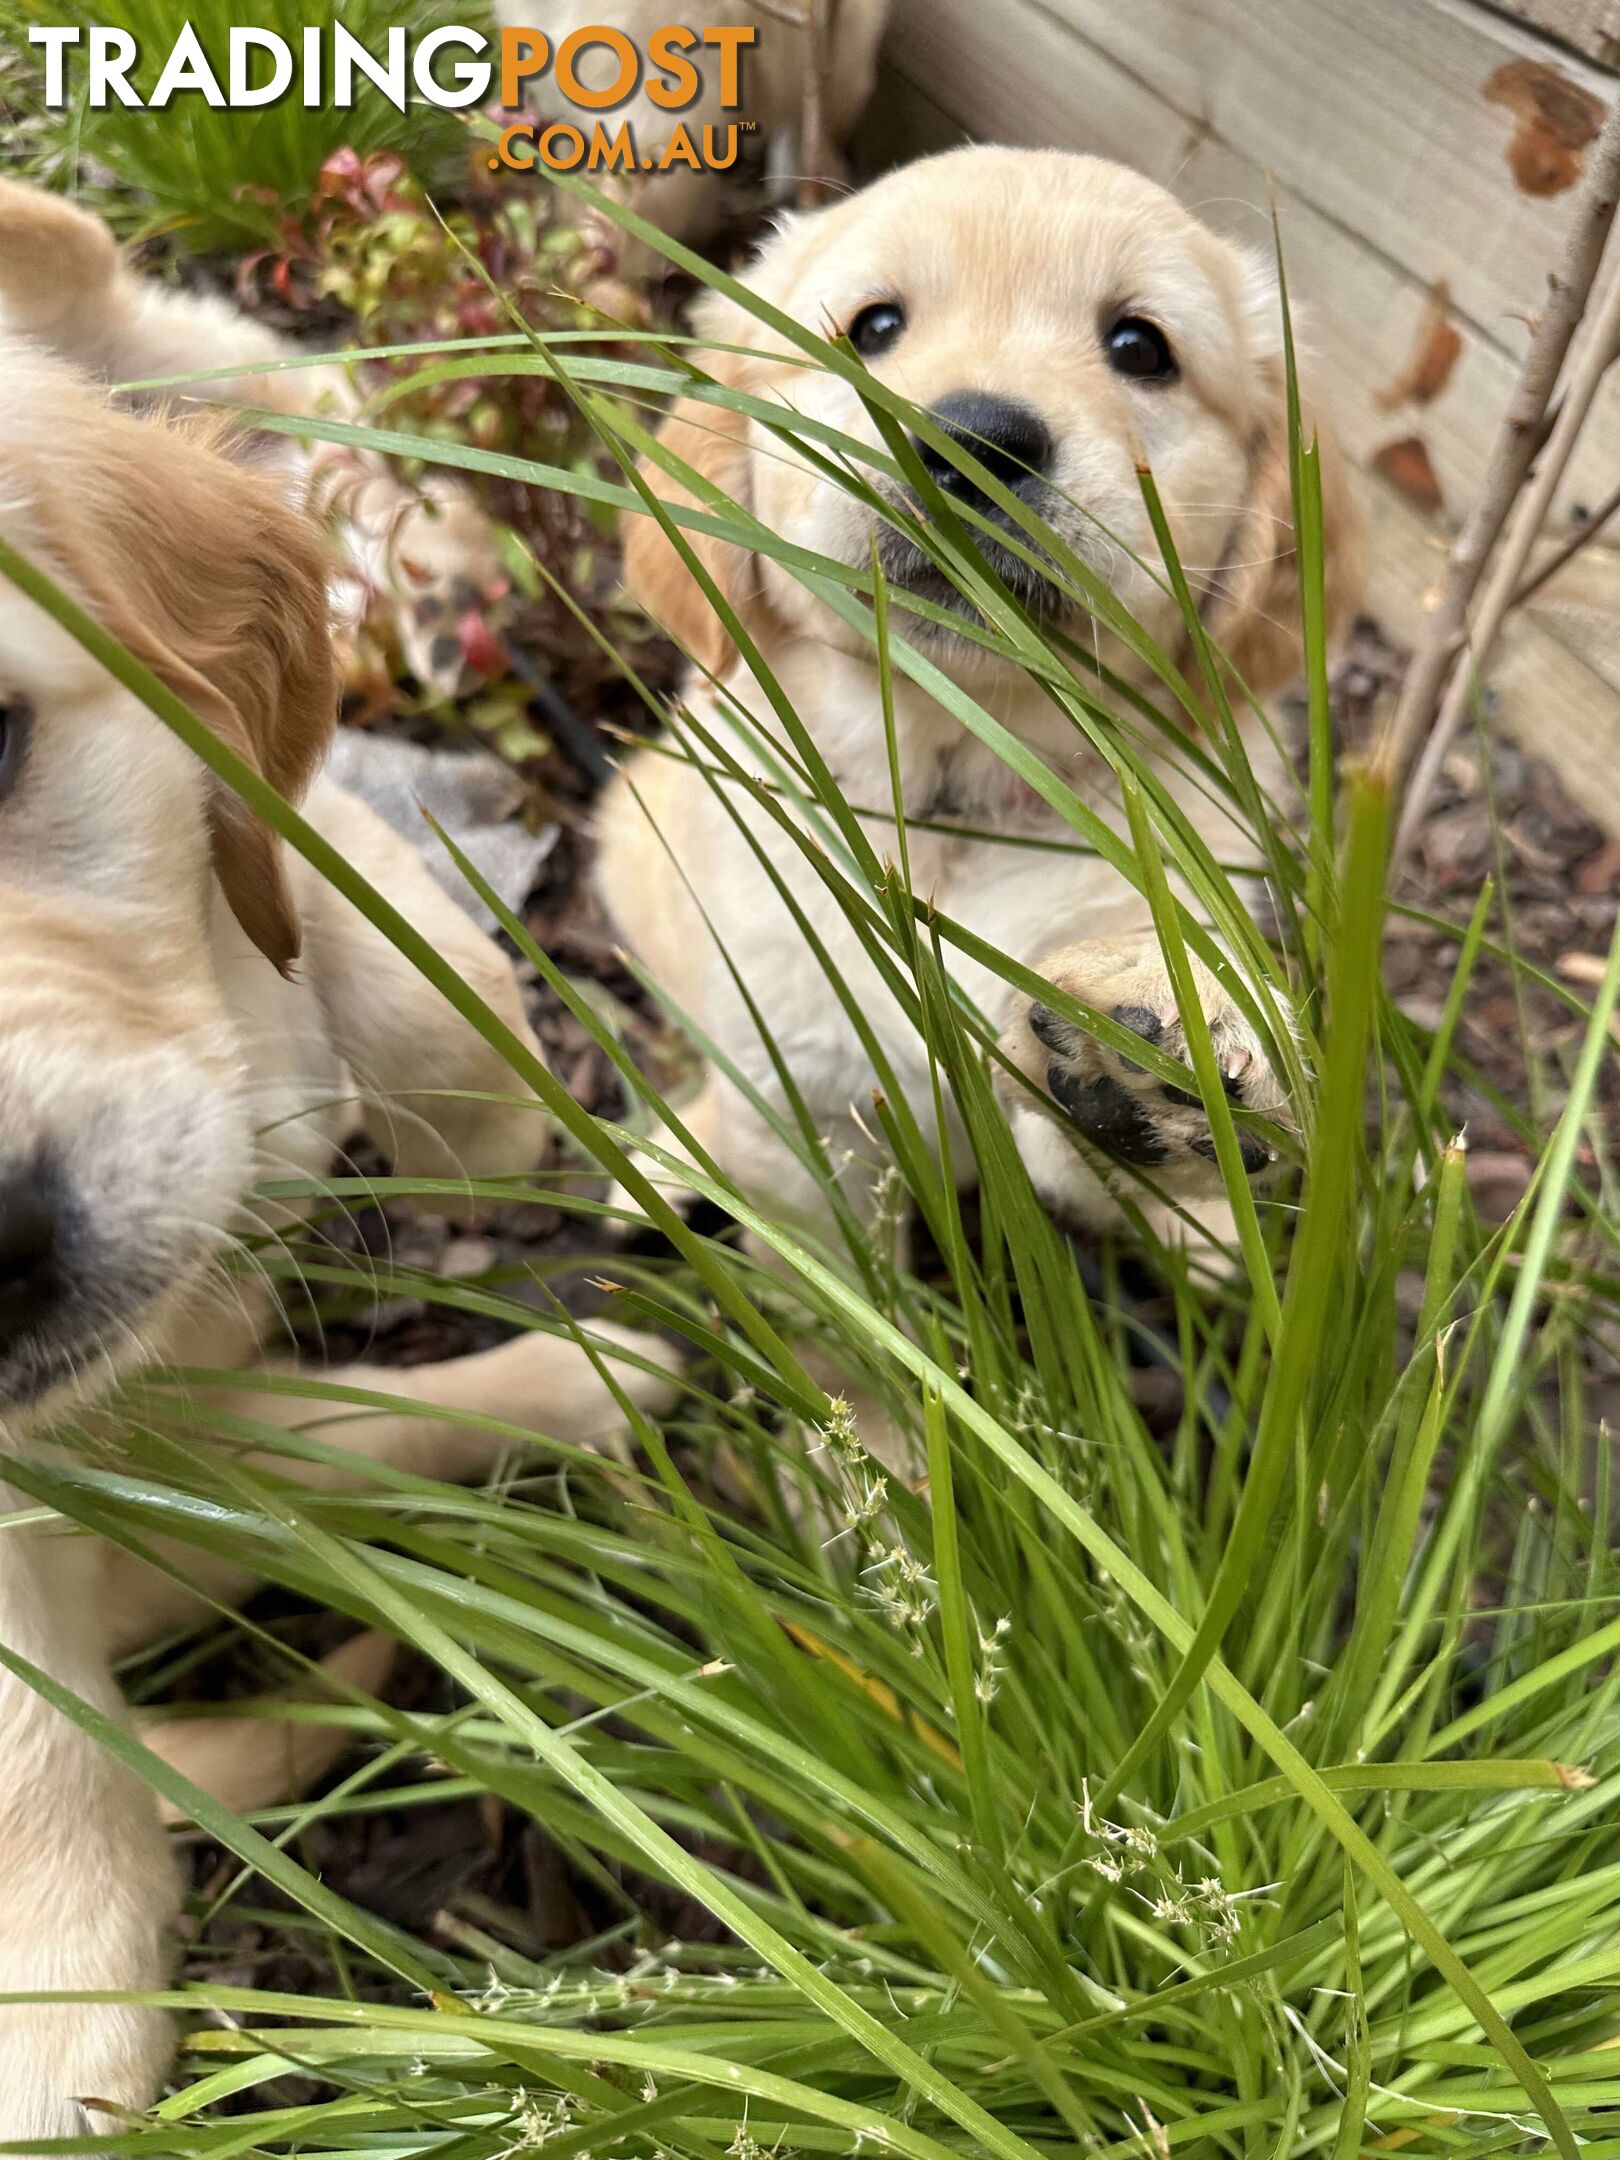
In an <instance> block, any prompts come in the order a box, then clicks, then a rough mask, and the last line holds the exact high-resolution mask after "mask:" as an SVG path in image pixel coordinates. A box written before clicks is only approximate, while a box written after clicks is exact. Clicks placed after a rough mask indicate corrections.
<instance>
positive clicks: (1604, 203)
mask: <svg viewBox="0 0 1620 2160" xmlns="http://www.w3.org/2000/svg"><path fill="white" fill-rule="evenodd" d="M1617 204H1620V97H1617V98H1615V99H1614V101H1613V103H1612V104H1611V105H1610V107H1609V112H1608V117H1607V119H1606V120H1605V121H1604V124H1603V128H1602V131H1601V133H1600V134H1599V137H1598V140H1597V141H1596V143H1595V144H1594V145H1593V147H1592V153H1591V159H1590V162H1589V165H1588V168H1587V178H1586V184H1585V187H1584V188H1583V190H1582V192H1581V197H1580V200H1579V202H1578V203H1577V205H1576V210H1575V217H1574V221H1573V223H1572V225H1571V227H1570V230H1569V234H1568V236H1567V238H1566V240H1565V244H1564V249H1563V253H1562V255H1561V257H1560V259H1559V262H1558V264H1557V267H1556V268H1555V269H1554V270H1552V271H1551V272H1550V273H1549V275H1548V279H1547V299H1546V304H1545V306H1544V307H1543V309H1542V312H1541V316H1540V319H1539V321H1538V322H1537V324H1536V326H1535V330H1534V333H1533V335H1532V337H1531V340H1530V349H1529V351H1528V352H1527V353H1526V355H1525V359H1524V365H1523V367H1522V369H1521V370H1520V374H1519V380H1518V383H1517V385H1516V386H1515V389H1514V392H1513V396H1512V399H1511V400H1510V402H1509V405H1508V408H1507V411H1506V413H1505V414H1504V415H1503V418H1502V425H1501V429H1500V431H1499V433H1498V435H1497V439H1496V442H1495V444H1494V446H1493V448H1492V452H1491V456H1490V458H1489V460H1488V461H1487V464H1486V470H1485V481H1484V485H1483V487H1482V488H1481V490H1480V496H1479V500H1478V502H1477V503H1476V504H1475V506H1474V509H1473V511H1472V513H1471V514H1470V516H1469V517H1468V519H1467V521H1466V523H1465V524H1464V526H1463V529H1462V531H1461V532H1460V533H1459V534H1458V536H1457V540H1456V544H1455V545H1454V547H1453V548H1452V551H1451V560H1450V564H1449V566H1448V569H1447V573H1446V583H1445V590H1444V592H1443V594H1442V596H1441V600H1440V604H1439V606H1438V607H1437V608H1436V609H1435V611H1434V614H1433V615H1432V616H1431V617H1430V618H1429V624H1428V632H1427V635H1426V636H1425V637H1424V639H1423V641H1422V643H1421V644H1420V645H1419V647H1418V650H1417V651H1416V652H1415V653H1414V654H1413V657H1412V665H1411V667H1410V669H1409V670H1408V673H1407V678H1406V683H1405V686H1404V688H1403V690H1402V692H1401V697H1400V701H1399V703H1398V705H1397V707H1396V710H1395V713H1394V717H1393V719H1392V720H1391V722H1390V724H1389V726H1388V728H1387V729H1386V730H1385V733H1384V737H1383V741H1382V744H1381V746H1380V757H1381V761H1382V762H1383V763H1384V764H1386V765H1387V767H1388V768H1389V769H1390V771H1391V772H1392V774H1393V776H1394V777H1395V779H1396V780H1397V781H1399V780H1401V779H1403V778H1404V776H1405V774H1406V773H1407V771H1408V769H1409V768H1410V766H1411V764H1412V761H1413V759H1414V757H1415V756H1416V755H1417V753H1418V750H1419V748H1420V746H1421V745H1422V743H1423V742H1424V739H1425V738H1426V737H1427V735H1428V734H1429V731H1430V729H1431V728H1432V727H1433V725H1434V723H1435V718H1436V715H1437V713H1438V712H1439V710H1440V706H1441V702H1442V699H1443V698H1444V696H1445V695H1446V691H1447V686H1448V683H1449V682H1450V681H1451V680H1452V678H1453V677H1454V676H1455V675H1456V674H1457V673H1458V672H1459V670H1466V668H1467V665H1468V663H1467V661H1466V659H1464V660H1459V658H1458V654H1459V651H1460V649H1461V648H1462V647H1463V646H1464V645H1466V644H1469V642H1470V640H1469V635H1468V609H1469V603H1470V602H1471V601H1472V599H1473V597H1474V594H1475V591H1476V590H1477V588H1478V586H1479V583H1480V580H1481V578H1482V577H1483V576H1484V572H1485V566H1486V563H1487V562H1488V561H1489V560H1490V556H1491V551H1492V549H1493V548H1494V547H1495V545H1496V543H1497V541H1498V539H1499V538H1500V537H1501V534H1502V531H1503V528H1504V526H1505V525H1506V523H1507V521H1508V518H1509V516H1510V515H1511V514H1512V510H1513V505H1514V503H1515V502H1516V501H1517V500H1518V498H1519V495H1520V492H1521V490H1522V489H1523V487H1524V484H1525V481H1526V479H1527V478H1528V476H1529V473H1530V469H1531V467H1532V465H1533V464H1534V463H1535V460H1536V454H1537V451H1538V450H1539V449H1540V448H1541V447H1542V445H1543V443H1544V442H1546V443H1548V444H1550V442H1551V440H1552V435H1551V434H1550V433H1549V432H1548V428H1547V409H1548V406H1549V404H1550V403H1551V401H1552V397H1553V393H1554V391H1555V389H1556V388H1557V385H1558V379H1559V376H1560V375H1561V374H1562V372H1563V367H1564V362H1565V360H1566V358H1567V357H1568V354H1569V349H1570V346H1571V344H1572V343H1573V341H1574V337H1575V333H1576V330H1577V329H1578V328H1579V326H1580V322H1581V319H1582V317H1583V315H1584V314H1585V312H1586V307H1587V302H1588V300H1589V298H1590V296H1591V292H1592V286H1593V282H1594V280H1595V279H1596V277H1597V274H1598V269H1599V266H1600V265H1601V263H1602V261H1603V254H1604V249H1605V247H1606V246H1607V244H1608V240H1609V234H1610V231H1611V229H1612V227H1613V224H1614V218H1615V210H1616V206H1617ZM1562 418H1563V415H1562V413H1560V415H1559V419H1558V421H1556V422H1554V425H1553V432H1556V429H1557V426H1558V424H1559V423H1560V422H1561V421H1562ZM1472 648H1473V652H1474V655H1475V658H1476V660H1477V658H1478V657H1479V656H1480V654H1481V647H1480V645H1479V641H1478V639H1477V638H1476V639H1474V640H1473V641H1472ZM1465 679H1466V678H1465ZM1403 830H1408V831H1409V830H1410V825H1409V821H1408V820H1403Z"/></svg>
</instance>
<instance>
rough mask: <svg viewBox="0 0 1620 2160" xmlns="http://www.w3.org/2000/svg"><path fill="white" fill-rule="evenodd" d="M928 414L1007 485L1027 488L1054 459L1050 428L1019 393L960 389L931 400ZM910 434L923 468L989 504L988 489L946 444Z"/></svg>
mask: <svg viewBox="0 0 1620 2160" xmlns="http://www.w3.org/2000/svg"><path fill="white" fill-rule="evenodd" d="M928 417H929V418H930V419H931V420H933V421H934V422H936V423H937V425H938V426H939V427H940V428H941V429H942V430H943V432H944V433H945V434H946V435H948V436H949V437H950V439H951V441H952V442H955V443H960V444H961V445H962V447H963V449H964V450H968V451H971V452H972V454H973V456H974V457H976V458H977V459H978V461H979V463H980V464H981V465H983V466H984V467H985V468H986V469H987V470H988V471H990V472H992V473H994V474H995V476H996V478H997V479H998V480H999V481H1000V482H1001V483H1002V485H1003V486H1004V487H1009V488H1013V489H1016V490H1018V491H1019V492H1021V493H1022V492H1027V491H1028V489H1029V487H1030V486H1031V485H1032V484H1033V482H1034V481H1035V480H1036V479H1038V478H1039V477H1040V476H1041V475H1042V474H1044V473H1045V471H1046V468H1047V466H1048V464H1049V463H1050V462H1051V457H1052V434H1051V430H1050V429H1049V428H1048V427H1047V425H1046V422H1045V421H1044V420H1043V419H1042V418H1041V416H1040V414H1039V413H1038V412H1036V411H1035V410H1034V408H1033V407H1032V406H1029V405H1020V404H1019V403H1018V401H1017V400H1016V399H1015V398H1003V397H994V396H992V395H991V393H990V392H989V391H988V390H958V391H956V392H954V393H953V395H952V396H950V397H948V398H943V399H942V400H941V401H940V403H939V404H937V405H934V406H931V407H930V408H929V415H928ZM911 440H912V446H913V447H914V449H915V450H916V452H917V455H918V457H920V458H921V459H922V462H923V469H924V471H925V472H926V473H927V474H928V476H929V478H930V479H931V480H933V481H934V482H935V483H936V485H937V486H938V487H940V488H941V489H942V490H943V491H944V493H945V494H947V495H954V496H956V498H957V499H958V501H960V502H966V503H971V504H972V505H973V507H974V508H975V509H978V510H984V509H988V508H990V502H989V498H988V497H987V496H986V495H985V493H984V491H983V490H982V489H981V488H979V487H977V486H975V485H974V483H973V481H972V480H971V479H969V477H968V475H967V474H966V473H964V472H959V471H958V470H957V468H956V467H955V466H954V465H953V464H952V463H951V461H950V459H949V458H948V457H947V456H946V454H945V452H944V451H943V450H937V449H935V448H934V446H933V444H932V443H926V442H924V441H923V440H922V439H921V437H920V436H916V435H914V436H913V437H912V438H911Z"/></svg>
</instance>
